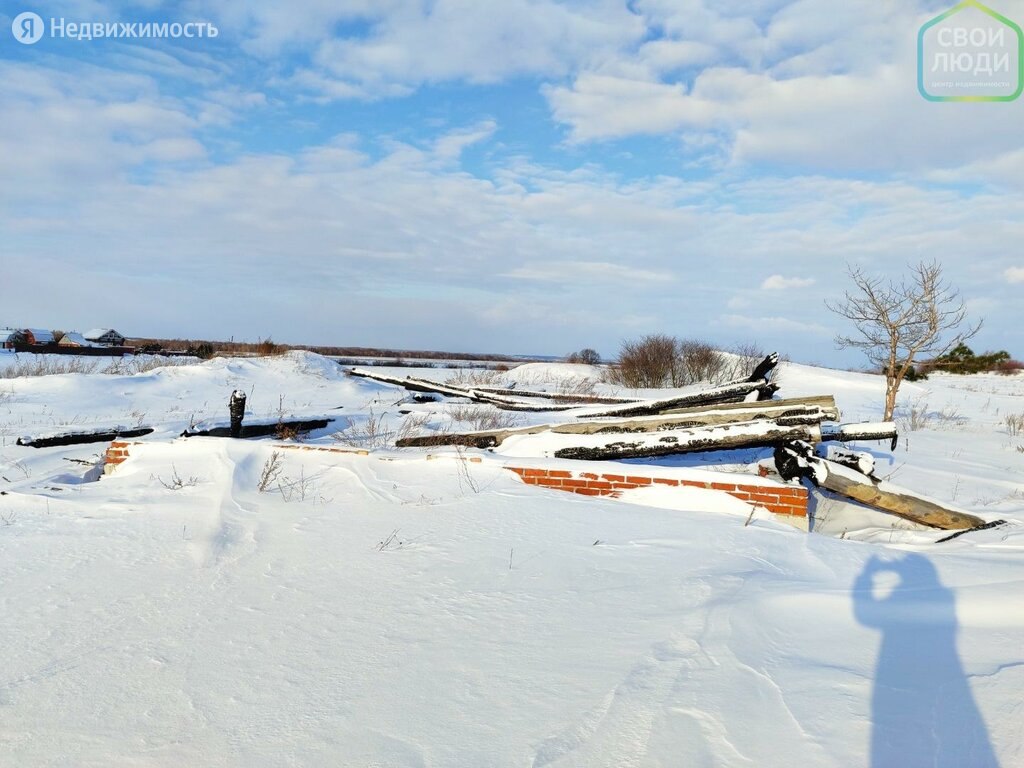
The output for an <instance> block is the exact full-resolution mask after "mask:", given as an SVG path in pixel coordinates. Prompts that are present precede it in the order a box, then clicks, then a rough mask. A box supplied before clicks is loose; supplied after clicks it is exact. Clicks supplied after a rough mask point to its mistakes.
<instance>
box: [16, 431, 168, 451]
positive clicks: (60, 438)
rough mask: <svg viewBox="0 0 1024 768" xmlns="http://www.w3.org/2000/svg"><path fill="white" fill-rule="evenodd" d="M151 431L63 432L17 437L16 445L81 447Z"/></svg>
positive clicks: (140, 435)
mask: <svg viewBox="0 0 1024 768" xmlns="http://www.w3.org/2000/svg"><path fill="white" fill-rule="evenodd" d="M152 431H153V429H152V427H135V428H133V429H122V428H120V427H114V428H113V429H110V428H106V429H101V430H91V431H79V432H64V433H62V434H60V435H48V436H47V437H19V438H18V440H17V444H18V445H24V446H26V447H28V448H50V447H52V446H56V445H83V444H85V443H109V442H110V441H111V440H117V439H119V438H122V437H142V436H143V435H148V434H150V433H151V432H152Z"/></svg>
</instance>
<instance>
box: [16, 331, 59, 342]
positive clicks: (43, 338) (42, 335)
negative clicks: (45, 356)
mask: <svg viewBox="0 0 1024 768" xmlns="http://www.w3.org/2000/svg"><path fill="white" fill-rule="evenodd" d="M22 333H23V334H24V336H25V343H26V344H36V345H40V346H41V345H45V344H53V342H54V338H53V331H46V330H43V329H42V328H26V329H25V330H24V331H22Z"/></svg>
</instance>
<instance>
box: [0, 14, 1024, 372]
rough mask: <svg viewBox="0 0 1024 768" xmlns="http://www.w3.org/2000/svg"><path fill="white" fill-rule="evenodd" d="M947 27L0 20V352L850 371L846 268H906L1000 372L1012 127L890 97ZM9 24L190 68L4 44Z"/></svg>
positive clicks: (1016, 118)
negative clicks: (113, 345) (685, 358)
mask: <svg viewBox="0 0 1024 768" xmlns="http://www.w3.org/2000/svg"><path fill="white" fill-rule="evenodd" d="M948 7H949V5H948V4H946V3H936V2H930V1H929V2H886V1H882V2H878V1H877V0H876V2H860V0H853V1H852V2H848V3H843V4H841V5H839V4H836V3H834V2H828V1H826V0H797V1H796V2H785V1H784V0H751V1H750V2H742V1H741V0H720V1H719V2H712V0H672V1H669V0H654V1H650V2H649V1H647V0H635V1H634V2H629V3H622V2H600V1H599V2H590V3H582V2H580V3H576V2H551V1H549V0H503V1H502V2H481V1H479V0H478V1H475V2H474V1H472V0H461V1H460V2H450V1H444V2H387V1H384V2H373V1H372V0H358V1H356V2H344V0H342V1H340V2H339V1H338V0H315V1H314V2H306V3H295V4H286V3H281V2H279V1H275V2H270V1H269V0H268V1H262V0H257V1H256V2H243V1H242V0H223V1H221V2H213V0H193V1H192V2H186V3H180V4H173V3H155V2H147V3H141V4H112V3H104V2H98V1H93V0H82V2H69V3H49V4H41V3H36V4H34V5H33V4H29V3H24V4H23V3H9V2H4V3H3V4H2V5H0V8H2V12H3V18H2V19H0V115H2V116H3V117H2V119H0V163H2V166H0V168H2V171H0V174H2V176H0V178H2V184H0V234H2V237H0V254H2V262H3V265H4V278H3V280H2V281H0V296H2V301H0V307H2V309H0V324H14V325H18V326H34V327H53V328H62V329H78V330H82V329H84V328H89V327H95V326H101V325H109V326H112V327H116V328H118V329H119V330H121V331H122V332H124V333H126V334H128V335H152V336H183V337H204V338H228V337H234V338H236V339H250V340H254V339H256V338H260V337H266V336H272V337H273V338H274V339H275V340H277V341H283V342H290V343H310V344H314V343H319V344H352V345H366V346H389V347H403V348H431V349H449V350H460V351H468V350H474V351H494V352H507V353H537V354H563V353H566V352H568V351H571V350H573V349H578V348H580V347H583V346H593V347H595V348H597V349H598V350H600V351H601V352H602V353H605V354H613V353H614V352H615V350H616V349H617V347H618V344H619V342H620V341H621V340H622V339H623V338H627V337H635V336H637V335H639V334H643V333H647V332H668V333H673V334H677V335H680V336H683V337H693V338H702V339H707V340H710V341H712V342H715V343H718V344H722V345H730V344H734V343H747V342H756V343H758V344H760V345H761V346H762V347H764V348H766V349H778V350H779V351H780V352H783V353H787V354H789V355H790V356H791V357H793V358H794V359H799V360H804V361H811V362H822V363H827V364H835V365H858V364H860V362H861V360H860V359H859V358H858V357H857V356H856V355H855V354H851V353H848V352H839V351H837V350H836V349H835V348H834V344H833V341H832V339H833V337H834V335H835V334H836V333H837V332H845V331H847V330H848V329H847V328H845V327H844V326H843V325H842V323H841V321H839V319H838V318H836V317H834V316H831V315H829V314H828V313H827V312H826V311H825V309H824V300H825V299H828V298H835V297H837V296H839V295H841V293H842V291H843V290H844V288H845V287H846V286H847V280H846V276H845V273H846V267H847V265H848V264H850V265H856V266H857V267H859V268H862V269H864V270H865V271H866V272H868V273H869V274H877V275H882V276H888V277H892V278H898V277H899V276H900V275H901V274H902V273H903V272H904V271H905V268H906V265H907V264H908V263H912V262H917V261H920V260H922V259H933V258H934V259H938V260H939V261H940V262H941V263H942V264H943V266H944V269H945V272H946V275H947V277H948V278H949V279H950V281H951V282H952V283H954V284H955V285H956V286H957V287H959V288H960V290H961V292H962V293H963V295H964V297H965V298H966V299H967V301H968V303H969V306H970V308H971V310H972V313H973V314H974V316H983V317H984V318H985V320H986V325H985V329H984V330H983V331H982V333H981V335H979V337H978V338H977V339H976V342H975V346H976V347H978V348H979V350H980V349H998V348H1005V349H1008V350H1009V351H1010V352H1011V353H1013V354H1014V355H1016V356H1017V357H1022V356H1024V330H1022V328H1021V326H1022V323H1021V322H1020V321H1021V318H1022V312H1021V309H1020V306H1021V301H1020V298H1021V294H1022V292H1024V256H1022V253H1024V250H1022V248H1021V242H1022V239H1024V238H1022V236H1024V141H1022V138H1021V136H1022V133H1021V130H1022V127H1024V99H1021V100H1019V101H1016V102H1012V103H998V104H993V103H981V104H965V103H932V102H928V101H926V100H924V99H923V98H922V97H921V96H920V95H919V94H918V92H917V83H916V42H917V30H918V29H919V28H920V26H921V24H923V23H924V22H925V21H927V20H928V19H929V18H931V17H933V16H935V15H936V14H938V13H940V12H942V11H944V10H946V9H947V8H948ZM994 7H995V8H996V10H998V11H1000V12H1001V13H1003V14H1004V15H1006V16H1007V17H1009V18H1011V19H1016V20H1018V21H1019V22H1024V0H1005V2H1004V1H1002V0H1001V1H1000V2H999V3H998V4H997V5H995V6H994ZM27 10H31V11H34V12H36V13H38V14H39V15H40V16H42V17H43V18H44V19H47V20H48V19H50V18H51V17H53V18H64V19H65V20H66V21H72V22H95V21H100V22H114V21H122V22H140V23H144V22H147V21H153V20H157V21H167V22H175V21H177V22H181V23H186V22H210V23H212V24H214V25H216V27H217V28H218V30H219V35H218V36H217V37H216V38H215V39H212V40H211V39H205V38H204V39H202V40H200V39H193V40H185V39H163V40H157V39H123V40H110V39H104V40H69V39H60V38H50V37H48V36H46V37H44V38H43V39H42V40H40V41H39V42H38V43H36V44H34V45H22V44H20V43H18V42H17V41H15V40H14V38H13V35H12V33H11V21H12V19H13V18H14V17H15V16H17V15H18V14H19V13H21V12H22V11H27Z"/></svg>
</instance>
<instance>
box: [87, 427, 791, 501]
mask: <svg viewBox="0 0 1024 768" xmlns="http://www.w3.org/2000/svg"><path fill="white" fill-rule="evenodd" d="M140 444H141V443H140V442H139V441H124V440H115V441H114V442H112V443H111V444H110V447H109V448H107V451H106V454H105V456H104V468H103V471H104V472H105V473H108V474H109V473H110V472H112V471H113V470H114V468H115V467H117V465H118V464H121V463H122V462H123V461H124V460H125V459H127V458H128V452H129V450H130V449H131V446H133V445H140ZM274 447H275V448H286V449H290V450H298V451H323V452H329V453H345V454H350V455H358V456H369V455H370V453H369V451H365V450H360V449H352V448H340V447H334V446H313V445H303V444H301V443H300V444H294V443H292V444H288V443H286V444H276V445H275V446H274ZM425 458H426V460H428V461H430V460H431V459H440V458H450V459H458V460H461V461H471V462H474V463H479V462H481V461H483V458H482V457H480V456H466V457H462V456H455V455H448V454H427V455H426V457H425ZM565 463H567V462H564V463H563V464H562V466H564V465H565ZM584 466H589V467H593V466H594V464H593V463H591V464H589V465H587V464H585V465H584ZM616 466H617V471H614V472H597V471H576V470H570V469H543V468H536V467H514V466H508V465H506V466H505V468H506V469H508V470H511V471H512V472H515V473H516V474H517V475H519V477H520V478H521V479H522V480H523V482H524V483H527V484H529V485H538V486H541V487H543V488H551V489H554V490H559V491H568V492H570V493H577V494H580V495H581V496H610V497H616V496H619V495H620V494H621V493H622V491H624V490H629V489H632V488H645V487H653V486H657V485H662V486H667V487H676V488H678V487H686V488H701V489H704V490H712V491H721V492H722V493H727V494H729V495H730V496H732V497H734V498H737V499H739V500H740V501H744V502H746V503H748V504H754V505H756V506H758V507H761V508H762V509H765V510H767V511H769V512H771V513H773V514H776V515H785V516H787V517H789V518H805V519H806V517H807V489H806V488H804V487H802V486H799V485H783V484H782V483H779V482H775V481H773V480H768V479H762V478H760V477H758V476H756V475H728V474H724V473H719V474H720V475H721V480H718V479H713V480H711V479H706V478H707V476H708V474H709V473H708V472H700V473H698V475H699V476H700V477H701V479H692V478H688V477H683V476H681V474H683V473H684V472H685V470H683V471H681V472H680V471H674V470H671V471H668V474H672V475H675V476H671V477H670V476H666V475H665V474H659V473H658V470H654V473H653V474H645V468H644V467H641V466H637V465H632V466H623V465H616ZM662 472H663V473H664V472H666V471H665V470H662Z"/></svg>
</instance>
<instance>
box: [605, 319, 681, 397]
mask: <svg viewBox="0 0 1024 768" xmlns="http://www.w3.org/2000/svg"><path fill="white" fill-rule="evenodd" d="M677 350H678V340H677V339H676V338H675V337H673V336H667V335H665V334H663V333H658V334H649V335H647V336H644V337H643V338H641V339H638V340H635V341H624V342H622V347H621V348H620V349H619V359H618V361H617V362H616V364H615V368H614V374H613V381H614V383H617V384H622V385H623V386H626V387H630V388H632V389H647V388H654V387H664V386H665V385H666V384H667V383H670V382H671V381H672V371H673V369H674V368H675V367H676V366H677V361H676V356H677Z"/></svg>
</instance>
